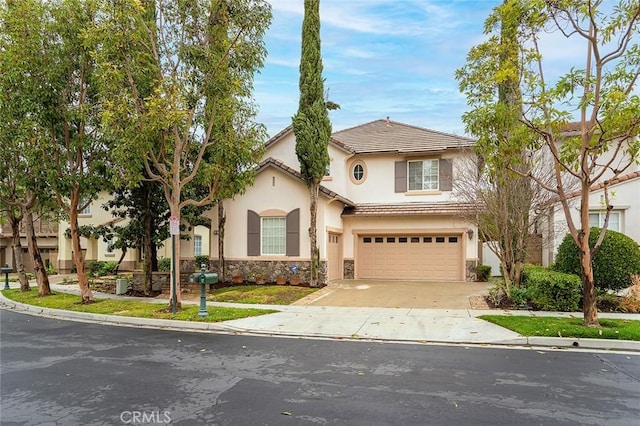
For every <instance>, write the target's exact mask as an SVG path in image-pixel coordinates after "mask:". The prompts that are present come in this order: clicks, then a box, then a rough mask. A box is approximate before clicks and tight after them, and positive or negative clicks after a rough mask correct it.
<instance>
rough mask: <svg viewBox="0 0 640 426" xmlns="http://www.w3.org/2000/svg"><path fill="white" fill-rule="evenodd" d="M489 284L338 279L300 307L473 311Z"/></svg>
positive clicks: (308, 298) (301, 303)
mask: <svg viewBox="0 0 640 426" xmlns="http://www.w3.org/2000/svg"><path fill="white" fill-rule="evenodd" d="M491 286H492V285H491V284H489V283H475V282H423V281H380V280H339V281H334V282H331V283H330V284H329V285H328V286H327V287H325V288H323V289H322V290H319V291H318V292H316V293H314V294H311V295H309V296H307V297H306V298H304V299H302V300H300V301H298V303H296V304H298V305H312V306H344V307H379V308H426V309H470V308H477V306H472V304H471V300H474V299H475V300H478V299H481V296H483V295H486V294H487V292H488V290H489V288H491Z"/></svg>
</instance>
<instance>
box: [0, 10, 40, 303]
mask: <svg viewBox="0 0 640 426" xmlns="http://www.w3.org/2000/svg"><path fill="white" fill-rule="evenodd" d="M46 19H47V11H46V8H45V7H44V5H43V4H42V2H39V1H35V0H24V1H20V2H16V1H8V2H3V3H1V4H0V122H2V126H0V159H1V160H0V161H2V164H3V166H2V167H1V168H0V211H1V212H2V215H4V216H5V217H6V218H7V220H8V222H9V223H10V225H11V229H12V241H13V242H12V247H13V253H14V258H15V260H16V270H17V272H18V276H19V280H20V288H21V289H22V290H23V291H26V290H29V281H28V280H27V277H26V274H25V266H24V259H23V247H22V244H21V232H20V231H21V226H22V227H24V229H25V233H26V237H27V246H28V251H29V254H30V256H31V258H32V264H33V267H34V270H35V274H36V279H37V282H38V292H39V294H40V295H41V296H45V295H48V294H50V292H51V290H50V288H49V280H48V277H47V273H46V268H45V265H44V262H43V261H42V257H41V255H40V251H39V249H38V245H37V241H36V238H35V233H34V230H33V212H34V211H35V210H36V209H39V210H40V211H42V210H43V209H44V207H46V205H47V201H48V198H49V197H50V193H49V188H48V185H47V183H46V178H45V176H44V170H45V169H44V166H45V162H43V158H46V156H47V154H48V150H47V149H46V148H45V147H44V144H45V138H44V136H45V132H44V129H43V128H42V126H41V125H40V122H39V118H40V113H41V111H42V110H43V106H42V105H41V99H42V98H43V97H46V92H45V88H46V83H45V79H44V77H45V75H44V74H45V69H46V66H47V63H46V61H45V58H44V56H43V52H44V49H45V42H46V36H47V34H46Z"/></svg>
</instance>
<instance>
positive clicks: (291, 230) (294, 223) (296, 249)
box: [287, 209, 300, 256]
mask: <svg viewBox="0 0 640 426" xmlns="http://www.w3.org/2000/svg"><path fill="white" fill-rule="evenodd" d="M287 256H300V209H295V210H291V211H290V212H289V214H288V215H287Z"/></svg>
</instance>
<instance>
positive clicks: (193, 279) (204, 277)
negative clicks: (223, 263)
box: [189, 272, 218, 284]
mask: <svg viewBox="0 0 640 426" xmlns="http://www.w3.org/2000/svg"><path fill="white" fill-rule="evenodd" d="M189 282H190V283H194V284H196V283H197V284H215V283H217V282H218V274H215V273H213V272H200V273H197V274H191V275H189Z"/></svg>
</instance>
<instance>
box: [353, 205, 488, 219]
mask: <svg viewBox="0 0 640 426" xmlns="http://www.w3.org/2000/svg"><path fill="white" fill-rule="evenodd" d="M476 209H477V206H476V205H474V204H471V203H458V202H432V203H426V202H415V203H395V204H357V205H355V206H347V207H345V209H344V211H343V212H342V215H343V216H407V215H425V214H438V215H456V214H459V213H461V212H463V211H475V210H476Z"/></svg>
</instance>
